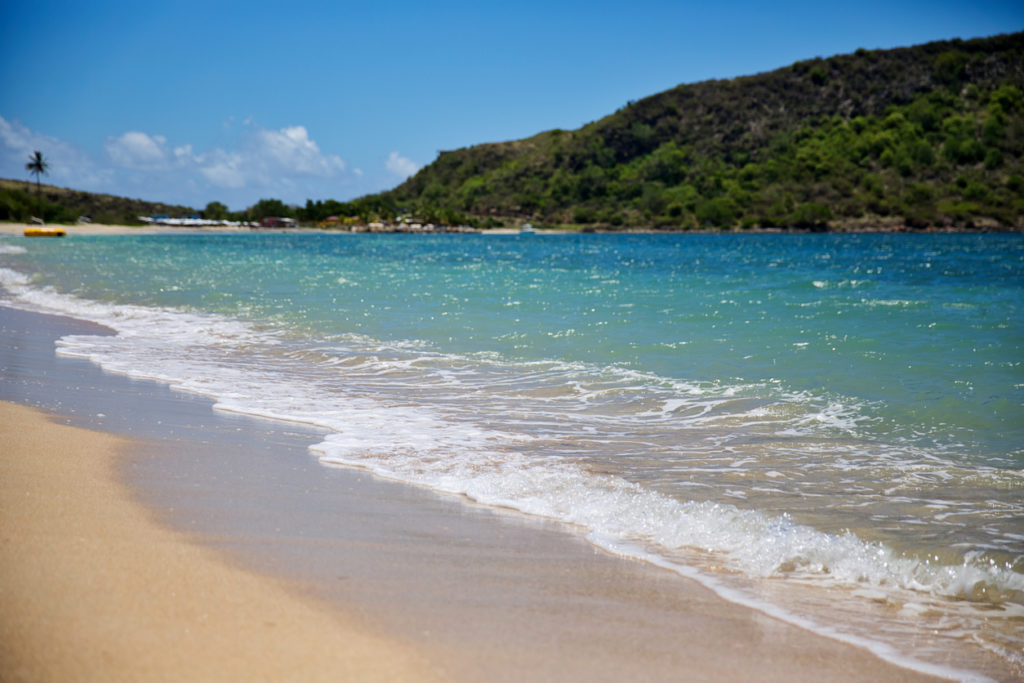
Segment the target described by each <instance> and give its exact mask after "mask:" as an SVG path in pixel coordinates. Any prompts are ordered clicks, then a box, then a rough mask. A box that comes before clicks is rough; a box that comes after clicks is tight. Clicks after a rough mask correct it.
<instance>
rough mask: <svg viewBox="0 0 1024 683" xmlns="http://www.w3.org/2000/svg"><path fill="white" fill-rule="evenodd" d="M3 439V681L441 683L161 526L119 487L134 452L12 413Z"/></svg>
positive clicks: (387, 645) (367, 636) (18, 410)
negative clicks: (122, 467)
mask: <svg viewBox="0 0 1024 683" xmlns="http://www.w3.org/2000/svg"><path fill="white" fill-rule="evenodd" d="M0 439H2V443H3V444H4V447H3V456H2V457H0V519H2V520H3V534H2V540H0V542H2V545H3V550H2V553H0V586H2V589H0V615H2V617H0V662H2V670H0V678H2V679H3V680H5V681H6V680H12V681H13V680H23V681H71V680H96V681H101V680H102V681H109V680H133V681H142V680H324V681H326V680H364V681H371V680H380V681H390V680H404V681H414V680H415V681H418V680H425V679H431V678H435V676H436V672H434V671H433V670H432V669H431V665H430V663H429V661H428V660H426V659H425V658H423V657H422V656H419V655H418V654H417V653H416V651H415V649H413V648H411V647H409V646H406V645H403V644H401V643H399V642H397V641H395V640H393V639H390V638H386V637H382V636H380V635H376V634H374V633H373V632H372V631H371V630H370V629H368V628H367V627H366V626H365V625H363V624H360V623H359V621H358V620H354V619H351V618H346V617H347V615H344V614H343V613H341V612H339V611H337V610H330V609H327V608H326V607H325V606H324V605H320V604H316V603H314V602H313V601H311V600H303V599H300V598H299V597H297V596H296V594H295V593H294V592H289V591H288V590H287V588H286V586H285V585H284V582H281V581H279V580H277V579H274V578H270V577H267V576H260V575H256V574H253V573H250V572H247V571H244V570H242V569H240V568H238V567H236V566H231V565H229V564H227V563H225V562H224V561H223V560H222V559H221V558H219V557H217V556H216V554H215V553H214V552H212V551H211V550H210V549H208V548H203V547H201V546H199V545H196V544H195V543H191V542H190V541H189V540H188V539H187V538H186V537H185V536H184V535H183V534H181V533H178V532H175V531H173V530H170V529H168V528H166V527H164V526H162V525H160V524H157V523H156V522H154V521H153V520H152V519H151V518H150V515H149V514H147V511H146V510H144V509H142V508H140V507H139V505H138V504H137V503H136V502H135V501H134V500H133V499H132V496H131V495H130V494H129V492H128V491H127V490H126V489H125V487H124V486H123V485H122V484H121V482H120V481H119V479H118V477H117V476H116V468H115V463H116V461H117V460H118V458H119V457H120V455H121V454H123V453H125V452H128V451H130V450H131V448H132V447H133V444H132V443H131V442H130V441H128V440H126V439H124V438H121V437H116V436H112V435H109V434H104V433H101V432H94V431H88V430H84V429H81V428H76V427H69V426H65V425H61V424H57V423H56V422H55V421H53V420H51V419H50V418H49V417H48V416H47V414H46V413H43V412H41V411H39V410H35V409H32V408H27V407H24V406H20V405H17V404H12V403H6V402H4V403H0ZM435 680H437V679H436V678H435Z"/></svg>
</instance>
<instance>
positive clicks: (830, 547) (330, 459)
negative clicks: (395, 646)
mask: <svg viewBox="0 0 1024 683" xmlns="http://www.w3.org/2000/svg"><path fill="white" fill-rule="evenodd" d="M0 287H3V288H4V289H5V290H7V291H8V292H9V293H11V294H13V295H14V297H15V298H14V299H13V300H10V301H8V302H4V303H5V305H11V306H13V307H16V308H21V309H23V310H30V311H35V312H41V313H50V314H60V315H65V316H69V317H74V318H78V319H82V320H87V321H89V322H94V323H98V324H101V325H104V326H106V327H109V328H111V329H112V330H114V331H115V332H116V333H117V334H118V335H119V336H124V335H127V336H128V337H132V336H137V335H139V334H140V332H141V331H142V330H143V329H145V328H148V327H152V328H153V329H152V330H151V333H152V334H153V335H155V336H156V337H157V338H158V339H159V341H160V343H161V344H166V345H167V346H168V347H173V344H174V343H175V339H174V336H173V335H171V336H168V329H169V326H168V322H171V321H175V320H178V321H180V322H183V323H184V322H187V324H188V327H189V329H190V330H192V331H195V330H197V329H199V327H201V328H203V329H204V330H206V332H207V334H208V337H207V341H208V342H210V343H224V341H225V340H227V339H232V338H233V339H237V340H244V342H245V343H252V342H253V341H255V340H260V341H262V343H272V342H268V340H267V339H266V337H265V336H264V335H263V334H262V333H258V332H257V331H255V330H254V329H252V328H251V327H250V326H248V325H247V324H245V323H243V322H240V321H237V320H231V319H228V318H223V317H220V316H216V315H208V314H193V313H187V312H183V311H177V310H173V309H157V308H146V307H141V306H127V305H116V304H103V303H99V302H93V301H88V300H84V299H80V298H77V297H74V296H70V295H65V294H60V293H57V292H55V291H54V290H52V289H38V288H33V287H32V286H31V284H30V279H29V278H28V277H27V276H25V275H23V274H22V273H19V272H17V271H13V270H10V269H7V268H0ZM197 324H198V325H197ZM218 327H219V328H222V329H221V330H219V331H218V330H217V329H216V328H218ZM90 339H94V340H100V339H103V338H100V337H90V336H88V335H85V336H75V337H70V338H66V340H67V341H66V342H65V347H64V348H62V349H60V350H59V351H58V353H62V354H64V355H74V356H80V357H85V358H88V359H89V360H91V361H92V362H94V363H96V364H98V365H100V366H101V367H104V369H107V370H111V371H114V372H118V373H121V374H125V375H129V376H134V377H139V378H146V379H154V380H158V381H161V382H165V383H167V384H170V385H172V386H175V387H177V388H181V389H185V390H189V391H195V392H196V393H203V394H205V395H207V396H210V397H211V398H213V399H214V400H215V401H217V405H216V407H218V408H220V409H224V410H229V411H232V412H239V413H245V414H250V415H253V416H257V417H264V418H271V419H283V420H290V421H294V422H299V423H305V424H312V425H315V426H320V427H324V428H326V429H329V430H331V431H332V432H334V433H332V434H329V435H328V436H327V437H326V438H325V439H324V441H322V442H321V443H319V444H314V445H312V446H311V447H310V450H311V451H313V452H314V453H316V454H317V455H318V456H319V459H320V461H321V462H322V463H323V464H324V465H329V466H345V467H356V468H360V469H365V470H369V471H371V472H373V473H375V474H376V475H378V476H381V477H384V478H388V479H392V480H397V481H401V482H403V483H406V484H411V485H416V486H420V487H426V488H430V489H432V490H435V491H438V492H441V493H447V494H452V495H459V496H465V497H467V498H469V499H470V500H473V501H475V502H477V503H480V504H483V505H487V506H490V507H495V508H507V509H513V510H516V511H519V512H522V513H525V514H529V515H534V516H538V517H544V518H547V519H553V520H556V521H559V522H562V523H565V524H568V525H572V526H575V527H577V528H580V529H582V530H583V531H584V535H585V537H586V538H587V539H588V541H589V542H591V543H592V544H593V545H595V546H596V547H599V548H602V549H604V550H606V551H607V552H610V553H613V554H616V555H620V556H625V557H631V558H636V559H640V560H643V561H646V562H649V563H651V564H654V565H656V566H659V567H663V568H665V569H668V570H671V571H674V572H676V573H678V574H680V575H682V576H686V577H688V578H691V579H694V580H697V581H698V582H700V583H701V584H703V585H705V586H707V587H708V588H710V589H711V590H713V591H714V592H715V593H716V594H718V595H719V596H721V597H722V598H724V599H726V600H729V601H730V602H734V603H737V604H741V605H744V606H746V607H750V608H753V609H756V610H758V611H761V612H763V613H766V614H768V615H770V616H772V617H775V618H778V619H780V620H782V621H785V622H788V623H791V624H794V625H797V626H800V627H801V628H805V629H807V630H810V631H812V632H816V633H820V634H822V635H825V636H828V637H831V638H834V639H837V640H841V641H843V642H847V643H850V644H852V645H856V646H858V647H863V648H866V649H868V650H869V651H871V652H872V653H874V654H875V655H876V656H878V657H880V658H882V659H884V660H886V661H889V662H892V663H894V664H897V665H899V666H902V667H904V668H909V669H913V670H917V671H921V672H923V673H928V674H932V675H936V676H941V677H945V678H950V679H958V680H964V681H987V680H990V679H988V678H986V677H984V676H981V675H979V674H976V673H974V672H969V671H961V670H956V669H952V668H949V667H943V666H938V665H933V664H930V663H927V662H921V661H919V660H916V659H913V658H910V657H907V656H905V655H902V654H900V653H898V652H896V651H895V650H894V649H893V648H891V647H890V646H889V645H887V644H885V643H881V642H878V641H873V640H870V639H867V638H862V637H860V636H855V635H851V634H846V633H843V632H841V631H839V630H837V629H835V628H833V627H830V626H824V625H822V624H819V623H817V622H814V621H812V620H810V619H807V618H805V617H802V616H800V615H797V614H794V613H791V612H789V611H787V610H785V609H783V608H781V607H779V606H778V605H774V604H772V603H768V602H765V601H761V600H758V599H756V598H753V597H751V596H749V595H747V594H745V593H743V592H742V591H740V590H737V589H734V588H732V587H729V586H727V585H725V584H724V583H722V582H721V581H719V580H717V579H715V578H713V577H711V576H709V575H707V574H705V573H703V572H701V571H700V570H698V569H696V568H694V567H691V566H689V565H685V564H680V563H678V562H673V561H672V560H670V559H668V557H667V556H666V555H665V554H661V553H658V552H656V551H652V550H650V549H649V548H650V546H654V547H655V548H663V549H666V550H671V549H679V548H687V547H690V548H697V549H700V550H705V551H708V552H716V553H723V554H724V555H726V556H728V557H729V558H730V559H731V560H732V562H731V564H732V565H733V568H734V569H738V570H741V571H745V572H748V573H750V574H752V575H754V576H762V577H764V576H770V575H772V574H775V573H777V572H778V570H779V568H780V567H783V566H784V565H786V564H787V563H789V564H791V565H793V566H796V567H800V568H803V569H804V570H806V571H809V572H815V571H821V570H822V569H823V568H826V567H827V568H828V569H829V577H830V579H832V580H841V581H845V582H847V583H849V584H850V585H854V586H858V585H863V584H864V583H865V582H866V583H869V584H871V585H879V586H881V585H886V584H887V583H889V582H892V583H893V584H895V585H897V586H900V587H902V588H907V589H910V590H916V591H922V592H926V593H935V594H939V595H945V596H948V597H957V596H959V595H962V594H963V592H964V587H965V586H973V585H975V584H976V583H977V582H978V581H979V580H983V581H994V582H995V583H1001V584H1003V585H1006V586H1007V587H1010V588H1012V589H1014V590H1024V578H1022V577H1020V575H1017V574H1012V573H1011V574H1012V575H1006V576H1000V575H999V572H996V576H993V575H992V570H991V569H990V568H988V567H984V566H981V567H978V566H972V565H970V564H969V563H968V562H967V561H965V563H964V565H962V566H961V567H950V566H944V567H930V566H928V565H925V564H924V563H921V562H920V561H919V560H916V559H912V558H899V557H897V556H896V555H895V553H893V551H892V550H891V549H889V548H887V547H885V546H882V545H879V544H869V543H866V542H864V541H862V540H860V539H859V538H858V537H856V536H855V535H854V534H845V535H842V536H836V535H831V534H826V533H823V532H819V531H816V530H814V529H812V528H810V527H806V526H802V525H798V524H796V523H794V522H792V521H791V520H789V519H788V518H786V517H782V518H775V519H772V518H769V517H766V516H765V515H764V514H762V513H760V512H758V511H756V510H741V509H739V508H736V507H735V506H732V505H728V504H720V503H698V502H693V501H686V502H681V501H678V500H674V499H670V498H668V497H665V496H661V495H659V494H657V493H656V492H652V491H648V490H645V489H643V488H642V487H640V486H638V485H636V484H632V483H630V482H627V481H625V480H622V479H619V478H616V477H610V476H604V475H595V474H590V473H586V472H584V471H582V470H580V469H579V468H577V467H575V466H572V465H566V464H564V463H557V462H554V461H546V462H541V463H539V464H538V463H536V462H534V461H528V460H527V459H526V458H524V457H523V456H521V455H520V454H517V453H514V452H512V453H500V454H499V453H496V452H494V451H491V450H489V449H488V450H485V451H483V452H478V454H479V455H483V456H484V457H483V458H482V460H483V462H482V463H481V462H463V461H459V462H457V463H456V467H455V468H454V469H453V468H450V467H446V468H441V469H434V470H430V469H425V468H424V459H422V458H417V459H395V458H393V457H388V458H387V461H388V462H387V464H385V460H384V459H382V458H380V457H376V456H374V454H371V453H363V454H359V453H358V452H355V451H353V449H352V448H351V446H350V445H349V444H351V442H352V437H351V436H346V435H343V434H341V433H339V425H338V424H336V423H335V422H334V421H333V420H330V419H328V418H325V417H323V416H321V417H312V418H310V417H309V416H308V415H296V414H289V413H288V412H287V411H281V410H278V409H275V408H273V407H271V406H267V405H263V406H261V405H259V403H258V402H256V401H254V402H248V401H246V400H245V399H244V398H243V397H239V396H225V395H223V394H220V393H215V392H207V391H204V390H203V388H202V387H196V386H194V385H192V384H190V383H189V382H188V379H187V378H186V377H175V376H173V375H170V374H167V373H164V372H161V371H160V369H159V368H148V369H147V370H146V371H143V370H141V369H139V368H133V367H131V366H130V365H127V364H124V363H111V362H110V360H109V359H108V358H105V357H103V356H102V355H101V354H96V353H94V354H90V353H88V352H87V349H86V347H87V346H89V341H88V340H90ZM108 339H109V338H108ZM62 341H63V340H62ZM189 341H190V342H193V343H194V342H195V338H194V336H191V335H190V336H189ZM102 344H103V342H99V344H97V345H102ZM375 422H379V421H375ZM427 422H429V420H427ZM494 436H499V437H500V436H502V435H496V434H489V435H485V436H484V437H483V439H484V440H485V441H486V440H488V439H490V438H493V437H494ZM426 441H427V442H429V444H430V445H429V447H428V450H430V451H432V452H434V455H441V456H443V455H444V452H445V451H447V450H449V449H452V448H458V447H464V446H466V445H467V444H466V443H465V442H463V441H462V440H461V439H456V440H450V439H448V438H435V439H427V440H426ZM475 445H476V446H479V445H480V443H476V444H475ZM391 455H393V454H391ZM436 461H437V462H442V461H443V457H442V458H438V459H437V460H436ZM396 462H397V463H401V464H404V465H406V467H405V468H402V467H396V466H395V463H396ZM481 464H482V465H483V466H481ZM556 492H557V493H558V494H559V495H552V494H553V493H556ZM684 522H685V523H684ZM808 550H810V551H811V552H808ZM879 560H881V562H878V561H879ZM890 567H897V568H899V571H898V572H896V573H894V572H892V571H891V570H890V569H889V568H890ZM996 569H998V568H996ZM960 570H962V571H960ZM1004 574H1005V573H1004Z"/></svg>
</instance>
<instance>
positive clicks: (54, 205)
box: [0, 178, 198, 225]
mask: <svg viewBox="0 0 1024 683" xmlns="http://www.w3.org/2000/svg"><path fill="white" fill-rule="evenodd" d="M40 195H41V200H42V201H39V200H37V198H36V186H35V183H34V182H26V181H19V180H5V179H2V178H0V220H5V221H27V220H29V219H30V218H31V217H32V216H38V217H40V218H43V219H44V220H46V222H48V223H74V222H75V221H77V220H78V218H79V216H89V217H90V218H91V219H92V220H93V221H94V222H97V223H113V224H120V225H133V224H138V223H139V220H138V217H139V216H153V215H158V214H167V215H170V216H182V215H188V214H194V213H198V212H197V211H196V210H195V209H191V208H189V207H187V206H178V205H173V204H163V203H160V202H147V201H143V200H141V199H127V198H125V197H116V196H114V195H109V194H96V193H93V192H83V191H81V190H71V189H68V188H65V187H56V186H54V185H40Z"/></svg>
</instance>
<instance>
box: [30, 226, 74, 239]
mask: <svg viewBox="0 0 1024 683" xmlns="http://www.w3.org/2000/svg"><path fill="white" fill-rule="evenodd" d="M67 234H68V233H67V231H66V230H64V228H45V227H42V226H33V227H31V228H25V237H64V236H65V235H67Z"/></svg>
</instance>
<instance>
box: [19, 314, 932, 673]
mask: <svg viewBox="0 0 1024 683" xmlns="http://www.w3.org/2000/svg"><path fill="white" fill-rule="evenodd" d="M89 329H92V330H93V331H92V333H96V332H97V330H98V328H95V326H83V323H79V322H76V321H71V320H67V319H63V318H55V317H51V316H40V315H35V314H30V313H25V312H20V311H14V310H12V309H8V308H2V307H0V331H2V332H3V333H4V336H5V337H6V338H7V339H8V340H11V341H12V342H13V343H11V344H9V345H6V348H4V347H0V361H2V362H0V367H2V368H3V373H0V397H2V398H6V399H10V400H14V401H18V402H20V403H25V404H29V405H40V406H45V407H47V408H48V409H49V410H51V411H56V412H57V413H59V414H60V415H62V416H73V417H71V418H70V419H71V420H72V421H73V422H74V423H75V424H89V425H90V426H95V424H96V423H95V422H93V421H90V420H94V419H95V418H89V417H88V416H89V415H95V414H96V413H97V411H102V412H104V413H105V414H106V415H107V417H104V418H103V419H102V420H101V421H100V422H101V424H102V425H103V426H102V427H101V428H102V429H113V430H115V431H119V432H121V433H129V434H140V433H141V434H146V435H147V436H146V437H145V438H146V439H149V438H164V437H159V436H155V435H153V436H150V434H152V432H148V431H146V429H145V428H142V427H141V425H142V423H143V422H145V421H146V420H151V419H154V418H158V419H159V420H161V421H162V422H163V424H162V425H158V426H157V427H158V428H159V429H164V430H167V431H168V432H173V433H175V434H179V436H176V437H174V436H171V437H168V438H166V439H165V441H164V443H163V445H162V446H161V447H159V448H155V449H154V448H153V447H152V445H151V444H148V443H147V442H145V441H141V440H139V439H129V438H122V437H115V436H111V435H109V434H105V433H101V432H96V431H90V430H85V429H79V428H72V427H67V426H63V425H62V424H60V423H62V422H66V421H68V419H69V418H68V417H57V416H51V417H49V418H48V417H47V416H46V414H44V413H41V412H38V411H35V410H31V409H28V408H25V407H22V406H20V405H15V404H9V403H7V404H0V405H2V406H3V408H2V411H3V412H2V413H0V443H2V444H3V445H2V447H0V529H2V535H0V537H2V539H3V540H2V542H3V547H2V549H0V550H2V554H3V559H2V560H0V680H33V681H38V680H133V681H135V680H324V679H330V680H433V679H437V678H440V679H443V680H461V681H481V680H487V681H518V680H547V681H584V680H586V681H595V680H609V681H611V680H631V679H632V680H656V681H660V680H707V681H721V680H726V681H728V680H733V681H742V680H773V681H801V680H804V681H811V680H815V681H817V680H846V681H877V680H885V681H900V680H908V681H909V680H933V679H930V678H929V677H927V676H924V675H922V674H920V673H918V672H915V671H910V670H907V669H902V668H899V667H896V666H894V665H892V664H888V663H886V662H884V661H882V660H880V659H878V658H877V657H875V656H874V655H872V654H871V653H869V652H867V651H866V650H862V649H860V648H856V647H852V646H850V645H846V644H844V643H841V642H838V641H834V640H831V639H829V638H825V637H822V636H819V635H815V634H812V633H809V632H807V631H804V630H802V629H800V628H797V627H795V626H792V625H789V624H785V623H782V622H780V621H777V620H775V619H772V618H770V617H767V616H765V615H763V614H761V613H759V612H756V611H753V610H750V609H747V608H744V607H741V606H739V605H736V604H733V603H729V602H726V601H724V600H722V599H721V598H718V597H717V596H715V595H714V594H713V593H712V592H711V591H709V590H707V589H705V588H703V587H702V586H700V585H698V584H696V583H695V582H692V581H690V580H688V579H684V578H682V577H679V576H676V575H674V574H672V573H670V572H666V571H662V570H660V569H657V568H655V567H653V566H649V565H646V564H644V563H641V562H635V561H625V560H620V559H618V558H615V557H612V556H609V555H607V554H604V553H601V552H598V551H596V550H595V549H593V548H592V547H590V546H588V545H587V544H585V543H584V542H583V541H582V540H581V539H577V538H576V537H575V536H572V535H569V534H566V533H565V532H564V531H562V530H559V529H558V528H556V525H547V524H541V523H537V522H533V521H532V520H529V519H527V518H516V517H510V518H508V519H502V515H496V514H494V513H492V512H489V511H487V510H482V509H480V508H476V507H472V506H465V505H463V504H461V503H459V502H458V501H457V500H452V499H450V498H444V497H440V496H435V495H433V494H431V493H429V492H426V491H420V490H417V489H412V488H410V487H406V486H402V485H399V484H394V483H391V482H383V481H380V480H378V479H376V478H373V477H371V476H370V475H368V474H366V473H361V472H357V471H355V472H354V471H350V470H339V469H333V468H331V469H330V470H328V471H326V472H325V470H324V469H323V468H322V466H320V465H318V464H317V463H316V461H315V459H313V458H305V457H300V458H296V459H292V458H290V457H289V458H281V457H279V453H278V455H275V453H277V452H278V451H279V450H280V448H281V447H279V446H274V443H273V439H274V438H277V437H276V436H275V435H279V432H280V430H281V428H282V427H283V426H284V425H283V424H282V425H279V426H275V425H274V424H273V423H268V424H269V425H270V429H269V430H268V432H267V433H270V434H271V435H270V436H267V435H266V434H264V433H263V432H261V431H260V430H259V429H257V428H255V427H256V426H257V424H259V423H261V422H260V421H256V420H250V419H248V418H237V417H231V416H230V415H223V414H217V413H216V412H215V411H212V410H210V408H209V404H208V403H207V402H206V401H205V400H202V399H199V398H198V397H194V396H190V395H187V394H182V393H180V392H172V391H170V390H168V389H166V388H163V387H160V386H159V385H156V384H153V383H148V382H138V381H133V380H128V379H126V378H124V377H120V376H117V375H111V374H109V373H104V372H102V371H100V370H99V369H97V368H95V366H92V365H91V364H90V363H88V362H86V361H84V360H81V359H74V358H63V357H57V356H55V355H54V353H53V339H54V338H55V337H56V336H59V335H61V334H68V333H72V332H75V331H77V332H79V333H82V332H85V331H88V330H89ZM154 401H157V402H156V403H154ZM154 406H155V407H154ZM115 413H117V414H119V416H120V417H121V418H123V419H124V420H127V422H126V423H125V425H122V426H121V427H119V428H115V426H114V425H113V424H111V422H110V420H111V418H112V417H113V416H114V415H115ZM167 420H172V423H168V422H167ZM175 420H176V421H177V422H174V421H175ZM239 420H242V421H241V422H240V421H239ZM128 423H130V424H131V429H130V430H128V429H127V427H126V425H128ZM185 427H192V428H194V429H197V430H199V433H198V434H197V436H194V437H189V438H184V437H182V436H181V433H182V432H181V430H182V429H183V428H185ZM239 428H242V431H238V430H239ZM137 429H141V431H136V430H137ZM271 430H273V433H271ZM217 434H220V435H221V436H217ZM225 434H226V435H227V436H224V435H225ZM232 434H238V435H242V434H244V435H246V436H245V437H243V436H231V435H232ZM261 434H262V435H261ZM194 438H200V439H201V440H203V441H212V442H213V443H214V445H215V447H216V448H215V450H216V452H217V454H218V455H219V456H220V457H217V458H210V457H208V456H209V452H207V453H206V454H205V456H203V455H197V456H196V457H195V458H191V454H192V452H193V451H195V452H197V453H198V452H199V451H200V450H201V449H200V448H199V447H198V446H199V442H198V441H193V440H191V439H194ZM246 438H251V439H256V440H260V441H268V443H269V444H270V447H268V448H267V449H266V450H267V451H268V454H266V455H264V456H261V457H260V458H257V459H254V457H255V455H254V450H255V449H254V448H253V447H252V446H253V444H252V443H250V442H249V441H246V440H245V439H246ZM220 439H226V440H224V441H222V440H220ZM233 442H237V446H236V448H234V449H232V448H230V447H227V446H229V445H230V444H231V443H233ZM168 445H169V446H170V447H171V448H170V450H171V451H172V452H173V453H177V455H174V457H170V458H168V457H166V453H167V452H168V448H167V447H168ZM154 451H157V452H162V453H164V454H165V455H164V456H154V455H153V452H154ZM299 452H300V454H301V449H300V451H299ZM190 458H191V459H190ZM211 467H213V468H215V469H210V468H211ZM240 472H241V473H248V474H249V476H248V477H242V476H238V474H239V473H240ZM325 474H330V475H331V476H329V477H325V476H324V475H325ZM229 477H230V478H229ZM126 482H127V483H126ZM227 482H230V486H231V494H230V495H225V493H224V492H225V489H224V486H225V484H226V483H227ZM157 489H159V490H157ZM147 490H148V492H147ZM140 500H141V501H145V502H146V504H147V505H143V504H142V503H141V502H139V501H140ZM297 501H299V502H297ZM325 515H326V517H324V516H325ZM271 517H272V518H271ZM169 526H170V527H171V528H177V529H186V530H187V531H188V534H185V533H182V532H180V531H173V530H171V528H169ZM340 575H344V577H345V580H344V581H338V578H339V576H340Z"/></svg>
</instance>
